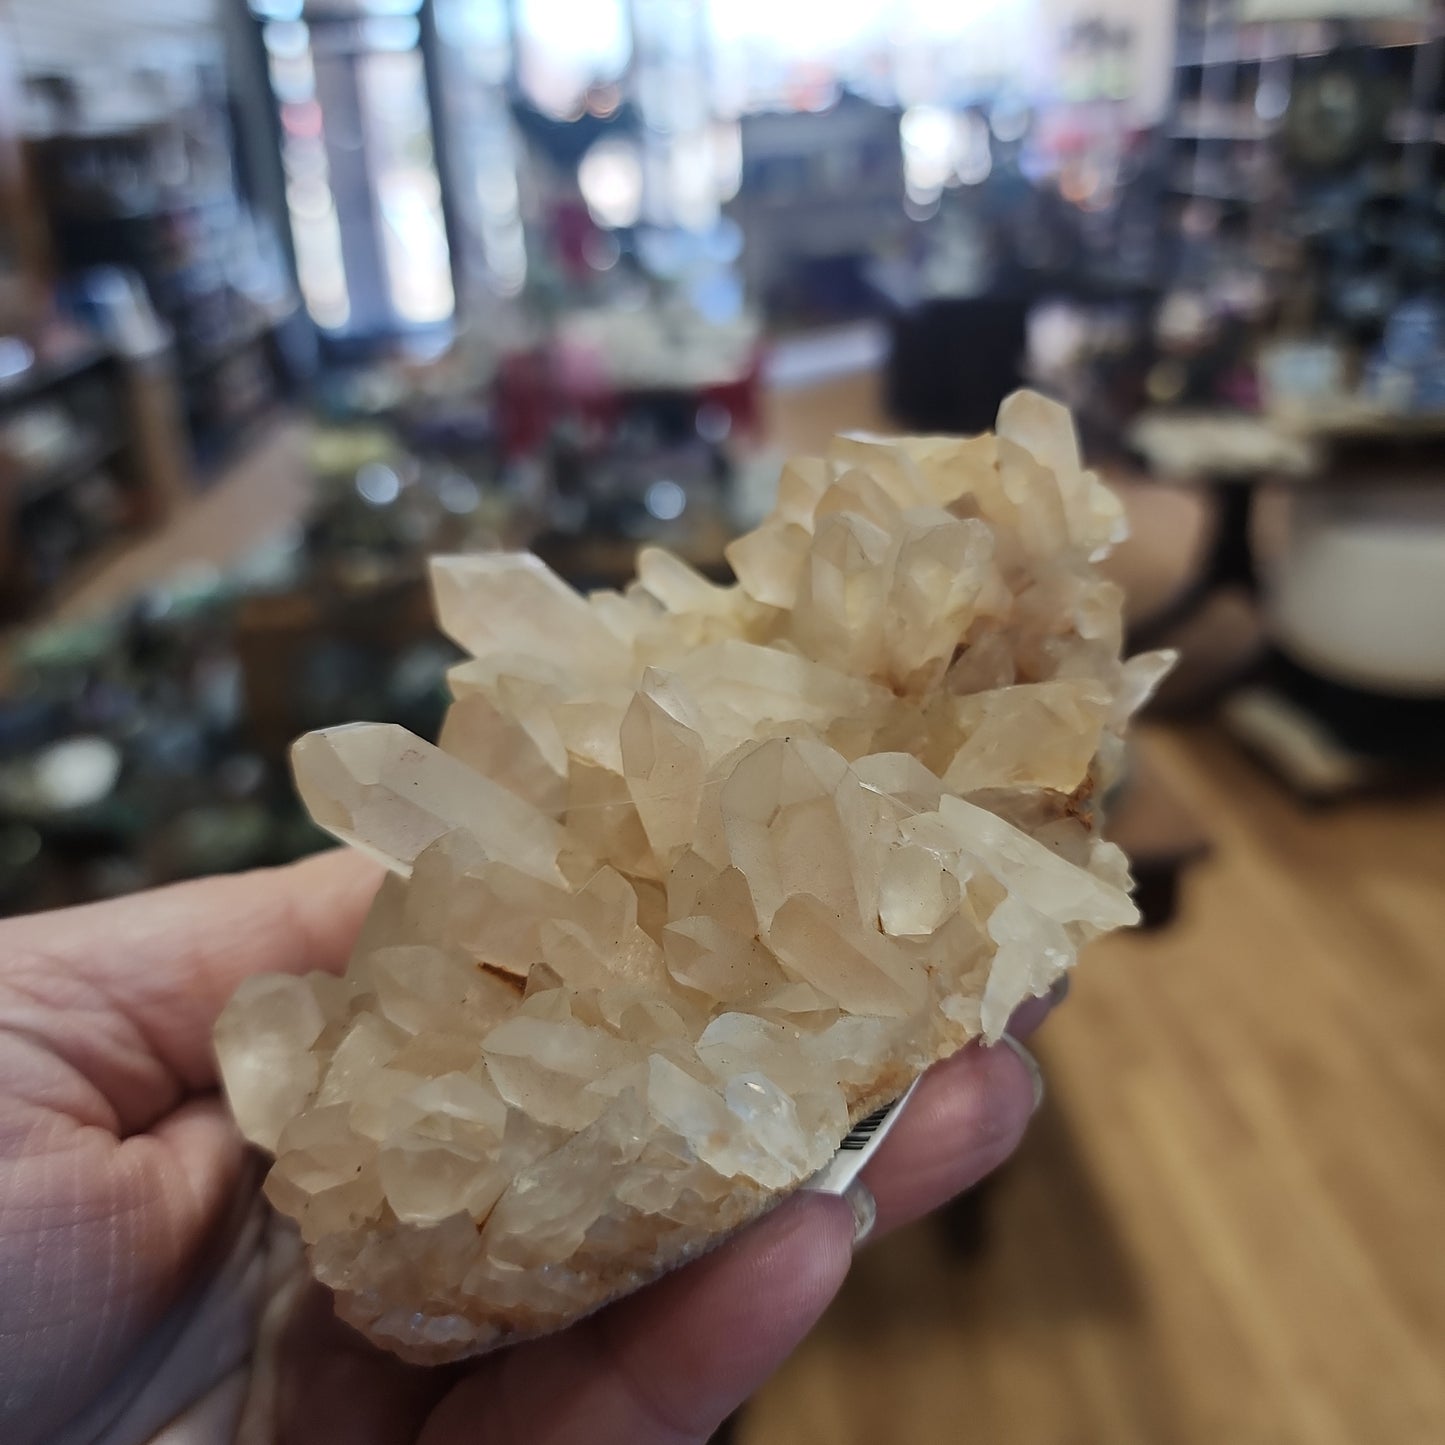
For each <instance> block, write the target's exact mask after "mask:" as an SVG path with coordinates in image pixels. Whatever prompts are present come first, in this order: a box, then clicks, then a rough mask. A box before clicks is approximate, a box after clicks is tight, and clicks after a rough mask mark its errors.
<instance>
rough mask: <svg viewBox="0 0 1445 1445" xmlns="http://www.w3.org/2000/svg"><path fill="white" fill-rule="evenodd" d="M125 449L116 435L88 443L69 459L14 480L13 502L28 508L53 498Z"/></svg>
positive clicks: (121, 439) (114, 458) (122, 442)
mask: <svg viewBox="0 0 1445 1445" xmlns="http://www.w3.org/2000/svg"><path fill="white" fill-rule="evenodd" d="M124 449H125V441H124V439H123V438H122V437H121V436H119V435H118V434H115V435H107V436H102V437H100V438H98V439H96V440H95V441H91V442H87V443H86V444H85V446H83V447H81V448H79V449H78V450H76V451H75V452H73V453H72V454H71V455H70V456H68V457H63V458H62V459H61V460H60V461H58V462H55V463H53V464H52V465H50V466H48V467H45V468H43V469H42V470H40V471H39V472H37V473H35V474H33V475H30V476H21V477H19V478H17V479H16V482H15V485H14V497H15V501H16V503H17V504H18V505H19V506H29V505H30V504H31V503H33V502H38V501H43V500H44V499H45V498H46V497H50V496H53V495H54V494H55V493H56V492H62V491H64V490H65V489H66V488H67V487H69V486H72V485H74V483H76V482H79V481H83V480H84V479H85V478H86V477H88V476H90V475H91V474H92V473H94V472H96V471H98V470H99V469H100V468H101V467H103V466H104V465H105V464H106V463H107V462H113V461H115V460H116V459H117V458H118V457H119V456H120V454H121V452H122V451H123V450H124Z"/></svg>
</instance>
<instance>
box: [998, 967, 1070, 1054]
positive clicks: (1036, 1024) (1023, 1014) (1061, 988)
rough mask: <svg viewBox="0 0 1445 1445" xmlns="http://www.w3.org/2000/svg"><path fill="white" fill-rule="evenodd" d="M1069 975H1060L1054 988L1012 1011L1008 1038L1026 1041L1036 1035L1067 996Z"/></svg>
mask: <svg viewBox="0 0 1445 1445" xmlns="http://www.w3.org/2000/svg"><path fill="white" fill-rule="evenodd" d="M1069 982H1070V980H1069V975H1068V974H1064V975H1062V976H1061V977H1060V978H1059V979H1058V980H1057V981H1056V982H1055V984H1054V986H1053V987H1052V988H1051V989H1050V990H1049V991H1048V992H1047V993H1046V994H1045V995H1044V996H1043V997H1042V998H1031V999H1029V1001H1028V1002H1027V1003H1024V1004H1020V1005H1019V1007H1018V1008H1017V1009H1015V1010H1014V1013H1013V1017H1012V1018H1010V1019H1009V1021H1008V1033H1009V1037H1010V1038H1015V1039H1026V1038H1028V1037H1029V1035H1030V1034H1034V1033H1037V1032H1038V1031H1039V1029H1041V1028H1042V1027H1043V1025H1044V1023H1045V1022H1046V1021H1047V1020H1048V1017H1049V1015H1050V1014H1051V1013H1053V1011H1054V1010H1055V1009H1056V1008H1058V1006H1059V1005H1060V1004H1061V1003H1063V1001H1064V1000H1065V999H1066V998H1068V996H1069Z"/></svg>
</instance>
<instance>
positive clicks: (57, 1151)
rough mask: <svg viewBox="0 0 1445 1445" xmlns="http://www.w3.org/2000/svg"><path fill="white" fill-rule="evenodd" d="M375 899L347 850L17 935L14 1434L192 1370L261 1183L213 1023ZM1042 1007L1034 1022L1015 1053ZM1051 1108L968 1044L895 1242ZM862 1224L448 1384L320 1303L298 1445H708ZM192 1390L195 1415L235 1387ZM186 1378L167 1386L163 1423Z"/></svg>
mask: <svg viewBox="0 0 1445 1445" xmlns="http://www.w3.org/2000/svg"><path fill="white" fill-rule="evenodd" d="M377 881H378V873H377V870H376V869H375V868H374V867H373V866H372V865H370V864H368V863H367V862H365V861H364V860H362V859H361V858H359V857H358V856H356V855H354V854H346V853H332V854H327V855H325V856H323V857H320V858H317V859H312V860H310V861H308V862H306V863H302V864H298V865H296V866H294V867H291V868H284V869H276V870H273V871H269V872H262V873H253V874H248V875H245V876H243V877H238V878H224V879H212V880H207V881H205V882H200V883H188V884H182V885H180V886H178V887H175V888H168V889H163V890H160V891H158V892H154V893H148V894H141V895H138V896H136V897H134V898H129V899H124V900H121V901H118V902H114V903H103V904H94V905H90V906H87V907H84V908H76V909H70V910H66V911H64V912H60V913H53V914H42V915H36V916H33V917H29V918H22V919H15V920H11V921H8V922H5V923H0V1338H3V1339H4V1340H5V1341H6V1343H7V1346H8V1348H7V1351H6V1354H5V1356H4V1358H3V1360H0V1436H3V1438H4V1439H5V1440H7V1441H10V1442H13V1445H30V1442H40V1441H46V1442H51V1441H56V1440H67V1441H68V1440H72V1439H73V1440H77V1441H79V1440H85V1441H90V1440H92V1439H105V1438H110V1437H107V1433H106V1432H107V1430H108V1429H109V1428H110V1426H111V1425H112V1424H113V1423H114V1422H115V1421H117V1420H121V1421H126V1422H129V1421H134V1420H137V1419H140V1418H142V1417H143V1416H144V1414H145V1411H142V1410H140V1409H138V1408H134V1407H135V1402H136V1401H137V1399H138V1398H139V1397H141V1396H142V1395H143V1394H144V1393H145V1392H146V1391H147V1389H148V1387H149V1385H150V1381H149V1379H148V1378H147V1377H148V1376H149V1375H152V1374H154V1373H155V1371H156V1369H157V1364H158V1361H159V1360H161V1359H163V1358H164V1357H165V1356H166V1355H167V1352H168V1351H170V1352H171V1355H172V1359H171V1363H172V1365H174V1363H175V1359H174V1351H171V1345H173V1344H174V1339H175V1335H176V1332H177V1331H176V1326H175V1323H174V1322H175V1321H176V1319H177V1317H178V1313H180V1312H183V1311H184V1308H185V1302H186V1300H187V1299H188V1298H190V1297H192V1295H193V1291H194V1290H195V1288H196V1286H197V1284H198V1282H199V1281H200V1280H201V1278H202V1277H203V1276H205V1275H206V1274H207V1273H208V1271H212V1270H214V1267H215V1262H216V1259H217V1253H218V1250H220V1249H222V1248H224V1247H225V1245H226V1237H227V1235H228V1233H229V1234H234V1228H230V1229H229V1230H228V1226H227V1220H228V1219H234V1218H235V1216H236V1206H237V1204H238V1203H239V1204H244V1202H245V1201H246V1199H248V1198H249V1197H251V1195H252V1193H253V1191H254V1187H255V1178H256V1176H255V1172H254V1171H251V1170H248V1169H247V1158H248V1156H247V1153H246V1150H245V1146H244V1145H243V1143H242V1141H241V1139H240V1136H239V1135H238V1134H237V1132H236V1130H235V1128H234V1126H233V1125H232V1123H231V1122H230V1119H229V1117H228V1115H227V1113H226V1111H225V1107H224V1105H223V1104H222V1102H221V1100H220V1099H219V1097H218V1095H217V1093H216V1070H215V1061H214V1057H213V1054H212V1051H211V1029H212V1025H213V1024H214V1022H215V1019H216V1015H217V1013H218V1012H219V1011H220V1009H221V1007H222V1005H223V1004H224V1003H225V1002H226V1001H227V999H229V997H230V996H231V994H232V993H233V992H234V990H235V988H236V986H237V985H238V984H239V983H240V982H241V980H242V979H243V978H246V977H248V976H249V975H250V974H253V973H259V972H290V973H302V972H306V971H308V970H310V969H315V968H320V969H330V970H339V969H340V968H342V967H343V966H344V964H345V961H346V956H347V954H348V952H349V950H350V947H351V944H352V941H353V939H354V938H355V936H356V932H357V929H358V928H359V926H360V923H361V919H362V917H363V915H364V913H365V911H366V908H367V905H368V904H369V902H370V898H371V895H372V893H373V892H374V891H375V887H376V883H377ZM1046 1012H1047V1007H1046V1005H1044V1004H1036V1005H1030V1006H1029V1007H1028V1008H1027V1009H1026V1010H1025V1011H1023V1014H1022V1015H1021V1016H1020V1018H1019V1019H1017V1020H1016V1024H1015V1029H1014V1033H1015V1034H1016V1035H1022V1034H1024V1033H1026V1032H1027V1031H1028V1030H1029V1029H1030V1028H1031V1027H1033V1026H1036V1024H1037V1023H1038V1022H1041V1021H1042V1017H1043V1015H1044V1013H1046ZM1035 1088H1036V1076H1035V1075H1034V1073H1033V1072H1032V1069H1031V1066H1030V1064H1029V1063H1028V1062H1026V1056H1023V1055H1021V1054H1020V1053H1016V1052H1014V1051H1012V1050H1009V1049H1003V1048H999V1049H978V1048H969V1049H966V1050H964V1051H963V1052H962V1053H961V1054H959V1055H957V1056H956V1057H955V1058H953V1059H950V1060H948V1061H947V1062H945V1063H943V1064H940V1065H938V1066H937V1067H936V1068H934V1069H932V1070H930V1072H929V1073H928V1074H927V1075H926V1076H925V1078H924V1080H923V1081H922V1083H921V1084H920V1085H919V1087H918V1089H917V1091H916V1092H915V1094H914V1096H913V1099H912V1100H911V1102H910V1104H909V1106H908V1109H907V1111H906V1112H905V1113H904V1115H903V1116H902V1117H901V1118H900V1120H899V1122H898V1124H897V1126H896V1127H895V1129H894V1130H893V1132H892V1133H891V1134H890V1135H889V1137H888V1139H887V1140H886V1141H885V1143H884V1144H883V1145H882V1146H881V1147H880V1149H879V1151H878V1153H877V1155H876V1156H875V1158H874V1159H873V1160H872V1161H871V1162H870V1164H869V1166H868V1169H867V1170H866V1171H865V1174H864V1176H863V1177H864V1180H865V1182H866V1183H867V1185H868V1187H869V1189H870V1190H871V1191H872V1193H873V1195H874V1197H875V1199H876V1201H877V1215H878V1217H877V1231H878V1232H884V1231H887V1230H889V1229H892V1228H896V1227H897V1226H898V1225H900V1224H903V1223H906V1222H907V1221H908V1220H910V1219H913V1218H916V1217H917V1216H919V1215H921V1214H924V1213H926V1212H927V1211H929V1210H931V1209H934V1208H936V1207H937V1206H938V1205H940V1204H942V1203H944V1202H945V1201H946V1200H948V1199H949V1198H951V1197H952V1196H953V1195H955V1194H957V1193H959V1192H960V1191H962V1190H964V1189H966V1188H968V1187H969V1186H970V1185H972V1184H974V1183H976V1182H977V1181H978V1180H979V1179H981V1178H982V1177H983V1176H984V1175H985V1174H987V1173H988V1172H989V1171H990V1170H992V1169H993V1168H995V1167H996V1166H997V1165H998V1164H999V1163H1001V1162H1002V1161H1003V1160H1004V1159H1005V1158H1006V1157H1007V1156H1008V1155H1009V1154H1010V1153H1011V1152H1012V1151H1013V1149H1014V1148H1015V1146H1016V1145H1017V1144H1018V1142H1019V1139H1020V1138H1021V1137H1022V1133H1023V1129H1024V1126H1025V1124H1026V1123H1027V1121H1028V1118H1029V1115H1030V1113H1031V1112H1032V1109H1033V1107H1034V1103H1035ZM853 1230H854V1216H853V1212H852V1210H851V1209H850V1208H849V1206H848V1205H847V1204H846V1203H845V1202H843V1201H841V1200H838V1199H834V1198H828V1197H823V1196H820V1195H808V1194H802V1195H799V1196H796V1197H794V1198H793V1199H790V1200H788V1201H787V1202H785V1203H784V1204H783V1205H781V1206H780V1207H779V1208H778V1209H776V1210H774V1211H773V1212H772V1213H771V1214H770V1215H768V1216H767V1217H765V1218H764V1219H762V1220H760V1221H759V1222H758V1223H756V1224H754V1225H752V1226H751V1227H749V1228H748V1229H746V1230H744V1231H742V1232H741V1233H740V1234H739V1235H737V1236H736V1237H735V1238H734V1239H732V1240H730V1241H728V1242H727V1243H726V1244H724V1245H723V1246H722V1247H721V1248H720V1249H718V1250H716V1251H714V1252H713V1253H712V1254H710V1255H708V1256H707V1257H706V1258H704V1259H702V1260H699V1261H697V1262H696V1263H694V1264H692V1265H689V1266H687V1267H686V1268H684V1269H681V1270H679V1271H677V1272H676V1273H674V1274H672V1275H670V1276H668V1277H667V1278H665V1279H663V1280H661V1281H660V1282H659V1283H657V1284H655V1285H653V1286H651V1287H650V1288H648V1289H645V1290H643V1291H640V1292H639V1293H638V1294H636V1295H633V1296H632V1297H630V1298H628V1299H625V1300H623V1301H620V1302H619V1303H617V1304H615V1305H612V1306H611V1307H609V1308H607V1309H605V1310H602V1311H601V1312H599V1313H598V1314H596V1315H594V1316H592V1317H590V1318H589V1319H586V1320H583V1321H582V1322H580V1323H579V1324H577V1325H576V1326H574V1327H572V1328H571V1329H568V1330H565V1331H563V1332H561V1333H560V1334H557V1335H554V1336H551V1337H550V1338H547V1339H543V1340H539V1341H536V1342H534V1343H531V1344H526V1345H520V1346H517V1347H514V1348H512V1349H510V1350H506V1351H502V1352H500V1353H498V1354H496V1355H493V1356H490V1357H488V1358H486V1359H483V1360H482V1361H480V1362H477V1363H475V1364H472V1365H468V1366H459V1367H452V1368H449V1369H442V1370H428V1369H422V1368H419V1367H416V1366H409V1365H405V1364H402V1363H401V1362H400V1361H398V1360H395V1359H393V1358H392V1357H390V1356H388V1355H385V1354H383V1353H382V1352H380V1351H378V1350H376V1349H374V1348H373V1347H372V1346H370V1345H369V1344H367V1343H366V1342H365V1341H364V1340H363V1339H362V1338H361V1337H360V1336H358V1335H356V1334H354V1333H353V1332H351V1331H350V1330H349V1329H348V1328H347V1327H346V1326H344V1325H342V1324H340V1323H339V1322H338V1321H337V1320H336V1319H335V1318H334V1316H333V1315H332V1314H331V1310H330V1303H329V1299H328V1298H327V1297H326V1296H325V1294H324V1292H323V1291H321V1290H320V1289H319V1287H318V1288H317V1289H315V1290H313V1291H312V1292H311V1293H310V1294H308V1295H307V1296H306V1297H305V1299H304V1300H303V1302H302V1304H301V1306H300V1308H299V1309H298V1310H297V1312H296V1314H295V1316H294V1317H293V1319H292V1320H291V1322H290V1323H289V1325H288V1326H287V1330H286V1335H285V1339H284V1345H283V1347H282V1350H281V1353H280V1358H279V1369H280V1375H279V1378H278V1381H277V1392H276V1404H277V1420H276V1423H275V1430H274V1436H275V1439H276V1440H277V1442H278V1445H302V1442H306V1445H319V1442H327V1441H332V1440H335V1441H346V1442H348V1445H373V1442H374V1445H400V1442H406V1445H411V1442H417V1445H463V1442H469V1441H481V1440H485V1441H487V1442H489V1445H503V1442H506V1445H512V1442H518V1445H520V1442H526V1445H544V1442H564V1441H574V1440H577V1441H581V1440H585V1441H588V1442H590V1445H606V1442H613V1441H615V1442H627V1445H684V1442H693V1441H703V1440H705V1439H706V1438H707V1437H708V1435H709V1434H710V1433H711V1432H712V1431H713V1430H714V1429H715V1428H716V1426H717V1425H718V1424H719V1423H720V1422H721V1421H722V1420H723V1419H724V1418H725V1417H726V1416H727V1415H728V1414H729V1413H730V1412H731V1411H732V1410H733V1409H735V1408H736V1407H737V1406H738V1405H739V1404H740V1403H741V1402H742V1401H743V1400H745V1399H746V1398H747V1396H748V1395H749V1394H751V1393H752V1391H753V1390H754V1389H756V1388H757V1386H758V1385H760V1384H761V1383H762V1381H763V1380H765V1379H766V1378H767V1377H768V1375H770V1374H771V1373H772V1372H773V1370H775V1369H776V1368H777V1366H778V1365H779V1364H780V1363H781V1362H782V1360H783V1359H784V1358H785V1357H786V1356H787V1354H788V1353H789V1352H790V1351H791V1350H792V1349H793V1347H794V1346H795V1345H796V1344H797V1343H798V1342H799V1341H800V1340H801V1339H802V1337H803V1336H804V1335H805V1334H806V1333H807V1331H808V1330H809V1328H810V1327H811V1326H812V1325H813V1323H814V1322H815V1321H816V1319H817V1318H818V1316H819V1315H820V1314H821V1313H822V1311H823V1309H824V1307H825V1306H826V1305H827V1303H828V1302H829V1300H831V1299H832V1297H833V1295H834V1294H835V1293H836V1292H837V1290H838V1288H839V1287H840V1285H841V1284H842V1282H843V1278H844V1276H845V1275H846V1273H847V1270H848V1264H849V1260H850V1259H851V1256H852V1250H853ZM168 1341H169V1343H168ZM211 1363H212V1376H214V1361H212V1362H211ZM198 1368H199V1367H198ZM189 1383H190V1393H192V1394H195V1393H199V1392H200V1391H201V1390H202V1389H204V1388H206V1387H207V1386H209V1385H210V1384H212V1383H214V1379H213V1378H197V1379H194V1380H193V1381H191V1382H189ZM186 1384H187V1382H186V1381H184V1380H181V1381H179V1382H178V1381H176V1380H174V1379H172V1380H170V1381H168V1382H167V1385H166V1388H165V1390H162V1391H161V1392H160V1393H159V1394H157V1393H156V1391H154V1390H151V1391H150V1394H149V1396H148V1397H147V1408H148V1409H149V1411H150V1412H151V1414H152V1415H155V1417H156V1418H155V1423H156V1424H157V1425H159V1424H161V1423H164V1421H165V1419H166V1418H167V1416H166V1414H164V1413H161V1414H159V1415H157V1414H156V1412H157V1411H164V1410H166V1409H167V1408H169V1409H170V1412H171V1413H174V1412H175V1411H176V1410H178V1409H179V1408H180V1407H181V1406H182V1405H183V1404H184V1403H185V1402H186V1399H185V1394H184V1393H177V1391H181V1392H183V1391H184V1389H185V1387H186ZM172 1396H174V1398H172ZM127 1410H129V1414H127ZM122 1433H123V1431H122Z"/></svg>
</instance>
